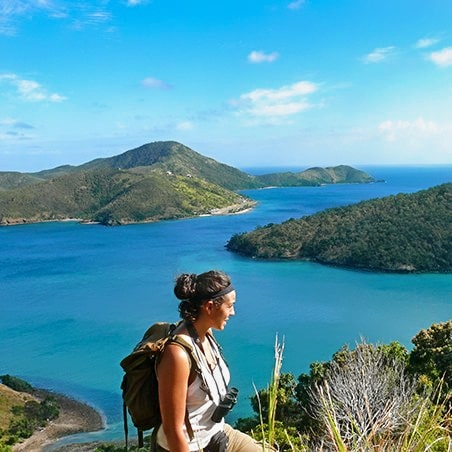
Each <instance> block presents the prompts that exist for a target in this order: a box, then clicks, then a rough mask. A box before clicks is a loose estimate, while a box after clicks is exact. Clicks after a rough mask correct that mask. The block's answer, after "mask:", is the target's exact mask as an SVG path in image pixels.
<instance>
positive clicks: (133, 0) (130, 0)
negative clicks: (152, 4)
mask: <svg viewBox="0 0 452 452" xmlns="http://www.w3.org/2000/svg"><path fill="white" fill-rule="evenodd" d="M147 2H148V0H127V6H137V5H144V4H145V3H147Z"/></svg>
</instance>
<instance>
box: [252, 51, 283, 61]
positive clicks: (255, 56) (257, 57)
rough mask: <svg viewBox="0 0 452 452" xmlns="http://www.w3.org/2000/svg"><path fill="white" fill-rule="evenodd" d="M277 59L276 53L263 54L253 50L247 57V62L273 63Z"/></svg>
mask: <svg viewBox="0 0 452 452" xmlns="http://www.w3.org/2000/svg"><path fill="white" fill-rule="evenodd" d="M278 58H279V54H278V52H272V53H265V52H262V51H260V50H253V51H252V52H251V53H250V54H249V55H248V61H249V62H251V63H273V61H276V60H277V59H278Z"/></svg>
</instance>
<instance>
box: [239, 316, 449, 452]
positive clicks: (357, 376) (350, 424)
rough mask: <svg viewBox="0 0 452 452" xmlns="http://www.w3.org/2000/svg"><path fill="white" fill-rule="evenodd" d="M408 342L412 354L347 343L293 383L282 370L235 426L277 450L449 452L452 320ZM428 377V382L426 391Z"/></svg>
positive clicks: (396, 348)
mask: <svg viewBox="0 0 452 452" xmlns="http://www.w3.org/2000/svg"><path fill="white" fill-rule="evenodd" d="M432 338H434V340H433V342H434V345H436V347H431V345H433V343H432ZM412 341H413V343H414V344H415V347H414V349H413V350H412V352H411V353H409V352H408V351H407V350H406V348H405V347H403V346H402V345H401V344H399V343H397V342H394V343H391V344H389V345H372V344H367V343H366V342H364V341H361V343H359V344H357V346H356V348H355V349H354V350H351V349H349V348H348V347H347V346H344V347H342V348H341V349H340V350H339V351H338V352H337V353H335V354H334V355H333V357H332V359H331V361H329V362H323V363H319V362H317V363H312V364H311V366H310V372H309V374H301V375H300V376H299V378H298V383H296V380H295V377H294V376H293V375H292V374H290V373H287V374H284V373H282V374H280V375H279V377H278V378H276V379H275V378H272V380H271V384H270V386H269V387H268V388H267V389H265V390H260V391H257V394H256V395H255V396H253V397H252V406H253V409H254V411H255V413H256V415H255V416H254V417H252V418H247V419H239V421H238V422H237V425H236V427H238V428H239V429H241V430H243V431H246V432H248V433H250V434H251V435H253V436H254V437H256V438H257V439H259V440H261V441H263V442H264V444H266V445H270V446H273V447H274V448H275V450H281V451H303V450H306V451H311V450H316V451H331V450H335V451H372V450H391V451H403V452H408V451H410V452H411V451H419V452H421V451H426V450H432V451H449V450H451V448H452V432H451V427H452V411H451V408H452V403H451V401H452V400H451V397H452V391H451V388H450V386H447V384H446V383H447V382H450V379H451V374H450V372H451V368H450V361H451V360H450V356H451V354H450V352H451V350H452V321H448V322H445V323H442V324H434V325H432V326H431V327H430V328H429V329H427V330H423V331H421V332H420V333H418V334H417V335H416V336H415V337H414V338H413V340H412ZM275 350H276V347H275ZM279 351H280V354H279V356H278V354H276V355H275V363H276V364H275V369H276V368H280V362H281V359H282V355H281V353H282V349H281V347H280V348H279ZM447 353H449V355H448V356H449V359H448V361H447V365H446V367H445V368H444V365H443V364H444V362H445V360H444V357H446V356H447ZM418 369H424V370H426V371H427V374H428V375H427V374H424V373H422V371H419V370H418ZM444 369H445V371H444V372H443V370H444ZM431 374H433V375H435V378H434V380H431V379H430V377H429V375H431ZM425 379H428V380H430V381H431V382H432V383H433V386H432V387H430V388H427V387H426V385H425V384H423V382H424V381H425ZM275 405H277V408H276V409H275ZM271 413H275V414H276V416H275V417H273V415H272V414H271ZM263 450H264V448H263Z"/></svg>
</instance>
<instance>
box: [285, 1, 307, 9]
mask: <svg viewBox="0 0 452 452" xmlns="http://www.w3.org/2000/svg"><path fill="white" fill-rule="evenodd" d="M304 3H305V0H294V1H293V2H290V3H289V4H288V5H287V7H288V8H289V9H300V8H301V7H302V6H303V5H304Z"/></svg>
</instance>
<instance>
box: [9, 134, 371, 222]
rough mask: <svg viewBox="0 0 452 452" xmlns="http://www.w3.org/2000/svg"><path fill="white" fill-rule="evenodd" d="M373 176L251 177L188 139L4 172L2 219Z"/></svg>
mask: <svg viewBox="0 0 452 452" xmlns="http://www.w3.org/2000/svg"><path fill="white" fill-rule="evenodd" d="M276 179H278V182H276V181H275V180H276ZM292 179H294V180H295V181H293V180H292ZM371 180H373V179H372V178H371V176H369V175H367V174H366V173H362V172H361V171H359V170H355V169H354V168H351V167H346V166H340V167H335V168H325V169H323V168H311V169H310V170H307V171H304V172H303V173H297V174H294V175H293V176H292V174H291V173H289V174H283V175H282V176H278V175H267V176H252V175H249V174H247V173H244V172H243V171H240V170H238V169H236V168H233V167H231V166H228V165H225V164H223V163H219V162H217V161H215V160H213V159H211V158H208V157H205V156H203V155H201V154H199V153H198V152H195V151H193V150H192V149H190V148H188V147H187V146H184V145H183V144H180V143H176V142H174V141H161V142H155V143H149V144H145V145H143V146H140V147H138V148H136V149H132V150H129V151H127V152H124V153H123V154H120V155H117V156H113V157H109V158H99V159H95V160H92V161H90V162H87V163H84V164H83V165H79V166H71V165H63V166H59V167H57V168H53V169H47V170H43V171H39V172H36V173H17V172H15V173H13V172H0V225H6V224H18V223H26V222H40V221H54V220H63V219H68V218H76V219H80V220H82V221H94V222H100V223H102V224H127V223H134V222H145V221H159V220H167V219H176V218H186V217H190V216H196V215H203V214H212V213H229V212H238V211H242V210H245V209H248V208H250V207H252V206H253V205H254V204H255V203H254V202H253V201H251V200H249V199H247V198H245V197H243V196H241V195H239V194H238V193H237V190H242V189H250V188H263V187H265V186H268V185H280V186H282V185H319V184H328V183H348V182H369V181H371ZM300 181H301V182H300Z"/></svg>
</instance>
